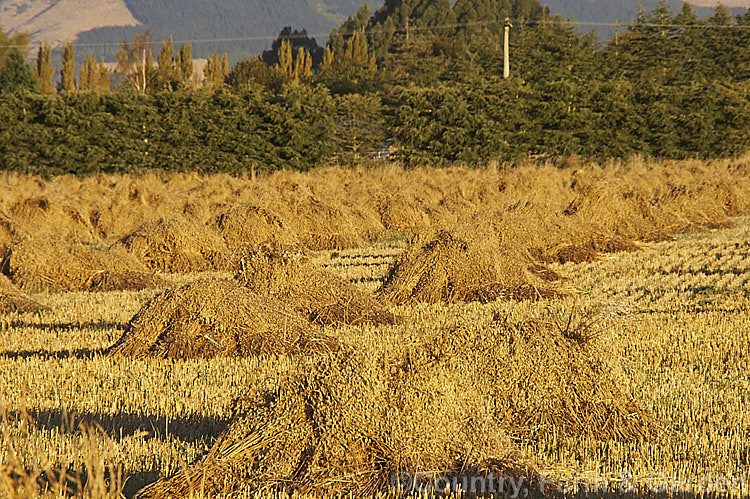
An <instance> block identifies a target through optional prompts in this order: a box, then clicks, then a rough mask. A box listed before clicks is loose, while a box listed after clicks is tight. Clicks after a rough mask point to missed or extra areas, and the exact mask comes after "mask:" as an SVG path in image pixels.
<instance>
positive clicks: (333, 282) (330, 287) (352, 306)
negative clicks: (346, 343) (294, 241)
mask: <svg viewBox="0 0 750 499" xmlns="http://www.w3.org/2000/svg"><path fill="white" fill-rule="evenodd" d="M236 270H237V272H236V275H235V278H236V279H238V280H239V281H240V282H241V283H242V284H243V285H245V286H247V287H248V288H249V289H252V290H253V291H255V292H256V293H258V294H261V295H266V296H271V297H273V298H275V299H277V300H280V301H283V302H284V303H286V304H288V305H289V306H290V307H291V308H293V309H294V310H295V311H296V312H297V313H298V314H300V315H301V316H303V317H306V318H308V319H309V320H310V321H311V322H314V323H318V324H323V325H325V324H329V325H330V324H363V323H370V324H393V323H394V322H395V321H396V319H395V317H394V316H393V314H392V313H391V312H389V311H388V310H387V309H386V308H385V307H384V306H383V305H381V304H380V303H378V302H377V300H375V298H374V297H373V296H371V295H370V294H369V293H367V292H364V291H361V290H359V289H357V288H356V287H355V286H354V285H352V284H351V283H350V282H348V281H346V280H344V279H342V278H341V277H339V276H337V275H335V274H333V273H331V272H329V271H327V270H325V269H321V268H319V267H317V266H316V265H315V264H314V263H312V262H311V261H310V260H308V258H306V257H305V256H304V255H303V254H302V253H299V252H295V251H290V250H286V251H256V252H251V251H250V252H249V251H246V252H244V253H243V254H242V255H241V256H240V258H239V259H238V261H237V264H236Z"/></svg>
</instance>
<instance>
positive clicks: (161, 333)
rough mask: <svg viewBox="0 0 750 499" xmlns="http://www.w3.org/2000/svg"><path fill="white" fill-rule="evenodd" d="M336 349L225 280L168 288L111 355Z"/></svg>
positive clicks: (269, 302)
mask: <svg viewBox="0 0 750 499" xmlns="http://www.w3.org/2000/svg"><path fill="white" fill-rule="evenodd" d="M337 349H338V343H337V341H336V340H334V339H333V338H330V337H328V336H325V335H323V334H321V333H319V332H318V331H316V330H315V329H313V328H312V327H311V326H310V324H309V323H308V322H307V321H305V320H304V319H302V318H301V317H299V316H297V315H296V314H295V313H294V312H292V311H290V310H288V309H286V308H285V307H283V306H282V305H281V303H280V302H277V301H276V300H274V299H272V298H270V297H267V296H261V295H258V294H256V293H253V292H251V291H250V290H248V289H247V288H245V287H243V286H239V285H238V284H237V283H235V282H234V281H231V280H228V279H211V278H209V279H201V280H197V281H194V282H192V283H190V284H186V285H184V286H181V287H179V288H176V289H168V290H166V291H164V292H162V293H161V294H159V295H157V296H156V297H154V298H152V299H151V300H150V301H149V302H148V303H146V304H145V305H144V306H143V307H142V308H141V310H140V311H139V312H138V313H137V314H136V315H135V316H134V317H133V319H131V321H130V323H129V324H128V327H127V329H126V330H125V333H124V334H123V336H122V338H120V339H119V340H118V342H117V343H116V344H115V345H113V346H112V348H111V349H110V351H109V354H110V355H114V356H120V355H121V356H128V357H136V358H142V357H160V358H171V359H192V358H197V357H202V358H211V357H216V356H233V357H247V356H251V355H274V354H276V355H280V354H293V353H305V352H329V351H335V350H337Z"/></svg>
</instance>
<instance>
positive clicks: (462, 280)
mask: <svg viewBox="0 0 750 499" xmlns="http://www.w3.org/2000/svg"><path fill="white" fill-rule="evenodd" d="M488 225H490V226H489V227H488ZM557 279H559V276H558V275H557V274H555V273H554V272H552V271H551V270H549V269H547V268H546V267H544V266H543V265H541V264H539V263H537V262H535V261H534V260H533V259H532V258H531V256H530V255H529V253H528V251H526V250H525V248H524V247H523V246H522V245H521V244H520V243H517V242H515V241H513V240H512V239H510V238H507V237H505V235H504V234H502V233H498V232H497V231H496V229H495V228H493V227H491V224H489V223H488V224H471V225H469V224H456V225H453V226H449V227H447V228H442V229H431V230H428V231H425V232H423V233H421V234H419V235H418V236H416V237H413V238H411V240H410V241H409V243H408V245H407V247H406V250H404V252H403V254H402V255H401V256H400V257H399V258H398V259H397V260H396V261H395V262H394V264H393V265H392V266H391V268H390V270H389V271H388V275H387V276H386V278H385V280H384V282H383V285H382V287H381V288H380V289H379V290H378V292H377V295H378V296H380V297H382V298H383V299H384V300H386V301H388V302H391V303H408V302H414V301H419V302H427V303H439V302H448V303H452V302H460V301H480V302H488V301H494V300H503V299H537V298H541V297H549V296H554V295H556V294H558V290H557V289H556V288H554V287H552V286H551V285H550V284H549V281H554V280H557Z"/></svg>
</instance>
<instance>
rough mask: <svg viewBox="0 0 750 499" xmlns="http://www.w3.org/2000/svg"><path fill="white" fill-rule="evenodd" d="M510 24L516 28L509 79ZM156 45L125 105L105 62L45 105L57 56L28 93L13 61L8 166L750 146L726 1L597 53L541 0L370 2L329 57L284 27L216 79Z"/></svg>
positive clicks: (439, 160) (139, 41) (306, 162)
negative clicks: (384, 151) (388, 151)
mask: <svg viewBox="0 0 750 499" xmlns="http://www.w3.org/2000/svg"><path fill="white" fill-rule="evenodd" d="M505 17H512V18H513V19H514V20H515V22H514V26H515V27H514V28H513V30H512V36H511V47H510V51H511V52H510V55H511V68H512V72H511V77H510V78H509V79H503V78H502V64H503V56H504V54H503V50H502V27H503V20H504V19H505ZM153 46H154V44H153V40H152V39H151V35H150V34H149V33H146V34H144V35H143V36H140V37H137V38H135V39H133V40H131V42H129V43H123V44H122V47H121V51H120V54H118V67H119V69H120V70H121V71H122V72H123V73H124V74H125V75H126V76H127V77H126V79H125V80H124V82H123V84H121V85H120V86H119V87H118V89H117V92H115V93H114V94H112V95H107V94H106V93H107V92H108V91H109V88H108V86H107V88H104V87H105V85H103V84H102V83H101V82H102V81H104V80H105V72H106V68H105V67H104V65H103V64H102V63H101V62H100V63H97V62H96V61H95V60H93V59H87V62H86V63H84V68H83V69H82V70H81V73H80V75H79V80H78V83H77V87H76V85H75V83H73V85H71V84H70V83H66V81H68V82H69V79H68V80H66V78H70V76H71V75H72V74H73V70H72V69H70V68H66V66H65V62H63V70H62V89H63V90H66V91H65V92H61V93H60V94H58V95H36V94H34V93H33V92H35V91H36V92H42V93H44V92H50V89H49V87H45V88H42V81H43V80H44V81H48V76H49V72H48V71H49V70H48V69H45V68H48V63H46V62H44V61H46V60H47V58H48V57H49V54H48V48H47V49H44V47H42V48H40V52H39V57H38V58H37V64H36V71H35V73H36V79H35V83H36V86H35V87H34V84H33V83H29V84H28V89H29V90H31V91H32V93H27V94H23V93H18V92H8V91H7V90H8V89H9V88H11V87H10V86H6V83H4V81H5V80H4V79H3V78H4V76H3V75H4V74H5V73H8V72H7V71H5V68H6V67H8V64H9V62H10V61H9V60H6V62H5V63H4V64H3V67H2V68H0V92H1V93H0V112H2V113H4V114H5V116H4V118H5V119H2V118H0V119H2V122H0V148H2V149H3V150H0V155H2V158H3V159H1V160H0V161H2V164H1V165H0V166H2V167H4V168H20V169H27V170H28V169H32V170H37V171H38V170H40V169H41V170H43V171H98V170H101V169H104V170H112V171H130V170H132V169H141V168H168V169H173V168H182V169H196V168H198V169H202V170H206V171H215V170H223V171H232V172H238V171H243V170H246V169H248V168H278V167H282V166H289V167H294V168H302V169H304V168H307V167H310V166H314V165H317V164H321V163H325V162H328V161H331V160H332V159H334V158H337V159H338V160H339V161H346V162H349V161H356V160H357V159H358V158H361V157H363V156H367V155H369V154H371V153H373V152H375V151H377V150H379V149H381V148H382V147H383V145H384V144H385V143H393V147H392V154H393V156H394V157H396V158H398V159H400V160H402V161H404V162H405V163H407V164H425V163H430V164H447V163H451V162H456V161H459V162H468V163H482V162H486V161H488V160H501V161H513V160H516V159H518V158H520V157H523V156H526V155H529V154H532V155H545V156H546V155H549V156H559V155H580V156H584V157H589V158H597V159H601V158H608V157H622V156H627V155H630V154H636V153H638V154H648V155H654V156H662V157H672V158H684V157H701V158H706V157H720V156H731V155H734V154H739V153H742V152H744V151H747V150H748V149H749V148H750V134H748V132H747V126H746V123H748V122H750V100H749V98H750V96H749V95H748V91H750V59H748V58H747V56H746V51H747V50H748V47H750V14H748V13H745V14H743V15H740V16H738V17H734V16H733V15H732V14H731V13H730V12H729V11H728V10H727V9H726V8H724V7H721V6H720V7H718V8H717V9H716V10H715V12H714V14H713V15H712V16H711V17H710V18H708V19H698V17H697V16H696V14H695V12H694V10H693V9H692V8H691V7H690V6H689V5H688V4H685V5H684V6H683V8H682V9H681V10H680V11H679V12H672V11H671V10H670V8H669V7H668V6H667V4H666V3H665V2H662V3H661V4H660V5H659V6H658V7H657V8H656V9H654V10H653V11H650V12H646V11H641V12H639V14H638V17H637V19H635V20H634V22H633V23H632V24H631V25H630V26H629V27H628V28H627V30H625V31H623V32H619V33H617V34H616V35H615V36H613V37H612V39H611V40H609V41H608V42H607V43H606V44H604V45H600V44H599V43H598V42H597V38H596V34H595V33H590V34H587V35H581V34H580V33H579V32H578V31H577V29H576V28H575V26H574V25H572V24H571V23H569V22H566V21H564V20H563V19H561V18H560V17H556V16H551V15H550V14H549V12H548V11H546V10H545V9H543V8H542V7H541V6H540V5H539V3H538V2H537V1H536V0H481V1H479V0H457V1H456V2H455V4H454V5H451V2H450V0H388V1H386V2H385V5H384V6H383V7H382V8H381V9H379V10H378V11H377V12H375V13H371V12H370V10H369V8H368V7H367V6H366V5H364V6H363V7H362V8H361V9H360V10H359V11H358V12H357V14H356V15H354V16H352V17H350V18H349V19H348V20H347V21H346V22H345V23H343V25H342V26H341V28H340V29H337V30H334V31H333V32H332V33H331V37H330V39H329V42H328V44H327V45H326V47H325V48H322V47H319V46H318V45H317V43H316V42H315V40H314V39H312V38H310V37H308V36H307V34H306V32H304V30H302V31H293V30H291V28H287V29H285V30H284V31H282V36H280V37H279V39H277V40H276V41H275V42H274V43H273V44H272V46H271V49H270V50H268V51H266V52H264V53H263V54H262V55H261V56H258V57H254V58H251V59H245V60H243V61H241V62H239V63H237V64H235V65H234V66H233V67H232V68H230V67H229V64H228V63H227V58H226V55H225V56H224V57H219V54H218V53H214V54H212V55H211V56H209V58H208V60H207V61H206V66H205V69H204V71H203V78H202V85H197V84H196V82H197V79H196V75H195V70H194V68H193V64H192V58H191V57H190V46H189V45H188V44H183V46H182V47H181V48H180V50H179V51H176V50H175V49H174V47H173V44H172V40H171V38H170V39H169V40H168V41H167V42H165V43H163V44H162V45H161V47H160V51H159V52H158V54H157V56H156V57H154V56H153V54H152V52H151V50H150V49H151V47H153ZM43 49H44V50H47V52H45V51H44V50H43ZM70 50H72V46H71V47H70ZM6 59H7V56H6ZM63 59H64V61H65V60H70V58H67V59H66V57H65V56H64V57H63ZM17 63H18V58H17V57H16V64H17ZM21 72H23V71H21ZM107 76H108V75H107ZM106 79H107V81H108V77H107V78H106ZM32 80H34V78H32ZM24 81H27V82H28V81H29V76H28V74H27V75H26V77H25V80H24ZM21 87H23V85H21ZM32 87H33V88H32ZM18 88H19V86H18V85H16V87H13V90H14V91H15V90H17V89H18ZM76 88H77V89H78V90H79V91H78V92H75V91H74V89H76ZM80 90H88V91H87V92H80ZM53 91H54V90H53ZM79 94H80V95H79ZM14 116H16V117H19V119H20V117H23V119H21V120H20V121H16V122H14V121H13V117H14ZM12 136H19V137H24V140H23V141H16V142H13V141H11V140H10V139H9V138H10V137H12ZM6 139H7V140H6Z"/></svg>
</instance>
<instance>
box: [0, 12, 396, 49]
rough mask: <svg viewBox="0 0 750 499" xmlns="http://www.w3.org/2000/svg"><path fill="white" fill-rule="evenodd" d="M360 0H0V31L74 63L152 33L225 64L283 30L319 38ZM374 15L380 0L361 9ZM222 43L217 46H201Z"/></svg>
mask: <svg viewBox="0 0 750 499" xmlns="http://www.w3.org/2000/svg"><path fill="white" fill-rule="evenodd" d="M363 2H364V0H213V1H211V2H206V1H205V0H0V26H1V27H2V29H4V30H5V31H6V32H11V33H12V32H16V31H29V32H31V33H32V35H33V44H34V45H36V44H38V43H41V42H42V41H44V40H47V41H50V42H53V44H54V46H55V47H59V46H61V45H62V43H63V42H64V41H66V40H70V39H75V41H76V47H77V50H76V52H77V56H79V57H80V56H82V55H85V54H93V55H95V56H97V57H100V56H104V57H105V59H107V60H109V61H113V60H115V54H116V53H117V50H118V42H119V40H130V39H131V38H132V37H133V36H134V35H136V34H139V33H142V32H144V31H145V30H147V29H151V30H152V32H153V33H154V39H155V40H163V39H166V38H167V37H168V36H169V35H170V34H171V35H172V36H173V38H174V40H175V41H176V42H180V41H183V40H190V41H192V46H193V54H194V55H195V56H196V57H205V56H206V54H208V53H211V52H213V51H214V50H215V51H219V52H228V53H229V54H230V59H232V60H239V59H240V58H242V57H243V56H245V55H254V54H258V53H260V52H262V51H263V50H264V49H266V48H268V47H269V46H270V45H271V41H272V40H273V39H274V38H275V37H276V36H277V35H278V34H279V32H280V31H281V29H282V28H284V27H285V26H292V27H293V28H296V29H302V28H304V29H306V30H307V32H308V33H311V34H318V35H322V36H319V37H318V38H317V41H318V43H320V44H324V43H325V42H326V40H327V38H328V33H329V32H330V31H331V29H333V28H334V27H337V26H339V25H340V24H341V23H342V22H343V21H344V20H345V19H346V17H347V16H349V15H353V14H354V13H355V12H356V11H357V9H358V8H359V6H360V5H361V4H362V3H363ZM367 3H369V4H370V6H371V7H372V8H373V9H376V8H378V7H380V6H381V5H382V3H383V1H382V0H374V1H373V0H371V1H369V2H367ZM216 39H221V40H223V41H221V42H211V43H209V42H204V41H202V40H216Z"/></svg>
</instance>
